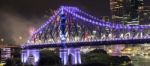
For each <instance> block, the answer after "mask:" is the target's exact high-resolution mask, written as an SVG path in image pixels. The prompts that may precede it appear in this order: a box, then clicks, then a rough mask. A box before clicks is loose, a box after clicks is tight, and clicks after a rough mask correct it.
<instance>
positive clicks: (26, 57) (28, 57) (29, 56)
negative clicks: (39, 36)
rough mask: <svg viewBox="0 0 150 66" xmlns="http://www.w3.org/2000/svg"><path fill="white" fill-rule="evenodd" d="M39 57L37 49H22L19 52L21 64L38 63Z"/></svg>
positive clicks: (35, 65) (35, 64)
mask: <svg viewBox="0 0 150 66" xmlns="http://www.w3.org/2000/svg"><path fill="white" fill-rule="evenodd" d="M39 58H40V51H39V49H23V50H22V53H21V61H22V63H23V64H32V65H34V66H37V65H38V62H39Z"/></svg>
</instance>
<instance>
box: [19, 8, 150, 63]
mask: <svg viewBox="0 0 150 66" xmlns="http://www.w3.org/2000/svg"><path fill="white" fill-rule="evenodd" d="M141 43H150V26H144V25H136V26H131V25H122V24H114V23H111V22H105V21H103V20H100V19H98V18H96V17H94V16H92V15H89V14H88V13H86V12H84V11H82V10H80V9H78V8H77V7H67V6H62V7H60V8H59V9H58V10H57V11H56V12H55V13H54V14H53V15H52V16H51V17H50V18H49V19H48V21H47V22H46V23H45V24H43V25H42V26H41V27H40V28H39V29H37V31H35V32H34V33H33V35H32V36H31V37H30V39H29V40H28V42H27V43H26V44H24V45H22V48H23V49H24V54H22V55H25V54H26V55H25V57H24V56H23V58H24V59H25V60H23V62H26V61H27V58H26V57H28V56H29V55H30V53H31V54H32V53H34V54H33V55H34V56H35V57H39V56H37V55H38V50H37V52H36V50H35V49H40V48H48V47H60V58H61V59H62V62H63V64H64V65H66V64H68V55H69V54H71V55H72V56H73V58H72V64H81V58H80V47H81V46H94V45H107V44H141ZM29 49H30V51H29ZM27 50H28V51H27ZM34 50H35V51H34ZM37 61H38V59H37V60H36V61H35V62H37Z"/></svg>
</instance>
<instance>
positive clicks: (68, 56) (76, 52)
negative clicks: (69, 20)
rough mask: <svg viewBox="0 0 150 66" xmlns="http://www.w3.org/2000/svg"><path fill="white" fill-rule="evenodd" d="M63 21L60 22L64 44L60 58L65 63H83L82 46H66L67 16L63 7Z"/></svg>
mask: <svg viewBox="0 0 150 66" xmlns="http://www.w3.org/2000/svg"><path fill="white" fill-rule="evenodd" d="M60 18H61V23H60V30H61V31H60V37H61V43H62V45H63V47H62V48H60V58H61V61H62V63H63V64H64V65H76V64H81V56H80V48H67V46H66V16H65V13H64V10H63V8H62V11H61V15H60Z"/></svg>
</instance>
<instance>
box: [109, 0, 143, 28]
mask: <svg viewBox="0 0 150 66" xmlns="http://www.w3.org/2000/svg"><path fill="white" fill-rule="evenodd" d="M143 4H144V3H143V0H110V9H111V14H112V22H115V23H120V24H128V25H138V24H139V21H140V14H141V12H142V9H143Z"/></svg>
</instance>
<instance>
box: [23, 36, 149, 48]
mask: <svg viewBox="0 0 150 66" xmlns="http://www.w3.org/2000/svg"><path fill="white" fill-rule="evenodd" d="M144 43H150V39H147V38H146V39H128V40H108V41H90V42H70V43H66V47H82V46H99V45H115V44H144ZM21 47H22V49H42V48H55V47H64V45H63V44H61V43H53V44H48V43H47V44H46V43H45V44H25V45H23V46H21Z"/></svg>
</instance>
